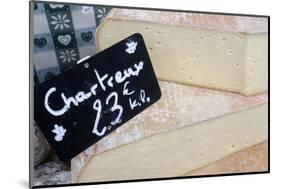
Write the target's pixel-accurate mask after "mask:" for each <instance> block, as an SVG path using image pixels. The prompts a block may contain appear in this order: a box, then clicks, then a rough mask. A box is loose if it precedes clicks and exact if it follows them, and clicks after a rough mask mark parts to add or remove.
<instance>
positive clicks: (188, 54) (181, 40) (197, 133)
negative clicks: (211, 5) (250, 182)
mask: <svg viewBox="0 0 281 189" xmlns="http://www.w3.org/2000/svg"><path fill="white" fill-rule="evenodd" d="M267 24H268V23H267V19H266V18H256V17H240V16H225V15H207V14H195V13H179V12H165V11H147V10H133V9H113V10H112V11H111V13H110V15H109V16H108V17H107V18H106V19H105V20H104V22H103V23H102V24H101V25H100V26H99V28H98V29H97V33H96V41H97V47H98V49H99V50H103V49H105V48H107V47H109V46H110V45H112V44H114V43H115V42H118V41H120V40H121V39H123V38H126V37H127V36H129V35H130V34H132V33H141V34H142V35H143V36H144V40H145V43H146V45H147V47H148V49H149V55H150V56H151V60H152V64H153V67H154V69H155V72H156V75H157V78H158V80H159V84H160V87H161V91H162V97H161V99H160V100H159V101H158V102H157V103H155V104H154V105H152V106H151V107H149V108H148V109H147V110H145V111H144V112H142V113H141V114H139V115H137V116H136V117H135V118H133V119H132V120H130V121H129V122H127V123H126V124H124V125H123V126H121V127H120V128H118V129H117V130H115V131H113V132H112V133H111V134H110V135H108V136H107V137H105V138H103V139H102V140H101V141H99V142H98V143H96V144H94V145H93V146H91V147H90V148H89V149H87V150H86V151H84V152H83V153H81V154H80V155H78V156H77V157H75V158H73V159H72V162H71V169H72V177H73V182H99V181H114V180H131V179H134V180H135V179H148V178H164V177H177V176H186V175H208V174H218V173H233V172H249V171H251V172H253V171H266V170H267V140H268V104H267V103H268V96H267V88H268V86H267V83H268V80H267V78H268V75H267V74H268V73H267V71H268V62H267V60H268V51H267V49H268V42H267V40H268V39H267V37H268V33H267Z"/></svg>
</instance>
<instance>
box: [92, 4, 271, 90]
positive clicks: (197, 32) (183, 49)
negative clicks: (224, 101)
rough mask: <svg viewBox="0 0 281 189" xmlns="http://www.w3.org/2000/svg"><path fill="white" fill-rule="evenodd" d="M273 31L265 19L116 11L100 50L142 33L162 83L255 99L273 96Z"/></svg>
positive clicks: (102, 30)
mask: <svg viewBox="0 0 281 189" xmlns="http://www.w3.org/2000/svg"><path fill="white" fill-rule="evenodd" d="M267 28H268V20H267V18H263V17H245V16H229V15H211V14H196V13H184V12H168V11H152V10H135V9H113V10H112V11H111V13H110V14H109V15H108V17H107V18H106V19H105V20H104V22H103V23H102V24H101V25H100V26H99V27H98V28H97V32H96V44H97V49H98V50H103V49H105V48H107V47H109V46H111V45H112V44H114V43H116V42H118V41H120V40H121V39H123V38H126V37H127V36H128V35H130V34H133V33H136V32H137V33H141V34H142V35H143V36H144V39H145V43H146V45H147V48H148V50H149V54H150V56H151V59H152V63H153V67H154V69H155V72H156V75H157V78H158V79H161V80H165V81H173V82H177V83H183V84H189V85H195V86H200V87H206V88H213V89H218V90H225V91H231V92H236V93H240V94H243V95H254V94H258V93H262V92H266V91H267V90H268V31H267Z"/></svg>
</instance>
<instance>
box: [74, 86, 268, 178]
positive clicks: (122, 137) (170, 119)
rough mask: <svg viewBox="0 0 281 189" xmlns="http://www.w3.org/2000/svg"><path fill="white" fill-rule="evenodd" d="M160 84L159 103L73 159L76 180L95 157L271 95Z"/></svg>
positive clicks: (236, 109)
mask: <svg viewBox="0 0 281 189" xmlns="http://www.w3.org/2000/svg"><path fill="white" fill-rule="evenodd" d="M159 84H160V88H161V91H162V97H161V99H160V100H159V101H158V102H157V103H155V104H153V105H152V106H151V107H149V108H148V109H146V110H145V111H143V112H142V113H141V114H139V115H137V116H136V117H134V118H133V119H132V120H130V121H128V122H127V123H126V124H124V125H122V126H121V127H119V128H118V129H116V130H115V131H113V132H112V133H111V134H109V135H108V136H107V137H105V138H103V139H102V140H100V141H99V142H97V143H96V144H94V145H92V146H91V147H90V148H88V149H87V150H85V151H84V152H83V153H81V154H80V155H78V156H76V157H75V158H73V159H72V160H71V171H72V176H73V180H74V181H75V180H76V179H77V177H78V175H79V174H80V171H81V170H82V169H83V167H84V166H87V162H88V161H89V160H90V159H91V158H92V156H96V155H98V154H100V153H102V152H105V151H108V150H111V149H114V148H117V147H118V146H122V145H124V144H128V143H132V142H135V141H137V140H140V139H142V138H146V137H149V136H152V135H155V134H158V133H162V132H168V131H172V130H175V129H178V128H182V127H188V126H191V125H192V124H196V123H199V122H202V121H208V120H210V119H213V118H216V117H221V116H224V115H227V114H229V113H233V112H238V111H241V110H245V109H247V108H250V107H254V106H257V105H260V104H263V103H266V102H267V100H268V96H267V94H261V95H257V96H250V97H245V96H242V95H238V94H234V93H228V92H221V91H216V90H210V89H204V88H197V87H192V86H187V85H181V84H176V83H170V82H165V81H159ZM264 116H266V114H265V115H264ZM234 134H235V133H234Z"/></svg>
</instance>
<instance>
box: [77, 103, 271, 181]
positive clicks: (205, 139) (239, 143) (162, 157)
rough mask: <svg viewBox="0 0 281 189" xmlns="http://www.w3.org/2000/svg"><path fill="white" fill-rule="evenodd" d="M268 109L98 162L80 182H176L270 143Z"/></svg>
mask: <svg viewBox="0 0 281 189" xmlns="http://www.w3.org/2000/svg"><path fill="white" fill-rule="evenodd" d="M267 107H268V105H267V104H266V103H265V104H262V105H258V106H255V107H252V108H249V109H246V110H242V111H240V112H236V113H232V114H229V115H225V116H223V117H219V118H216V119H212V120H209V121H203V122H200V123H198V124H195V125H191V126H189V127H184V128H180V129H176V130H173V131H170V132H164V133H161V134H157V135H153V136H150V137H148V138H145V139H142V140H138V141H136V142H134V143H131V144H128V145H124V146H121V147H119V148H115V149H112V150H109V151H107V152H104V153H101V154H99V155H97V156H93V157H92V158H91V159H90V161H89V162H88V163H87V166H85V167H84V169H83V170H82V171H81V172H80V175H79V177H78V182H98V181H116V180H130V179H148V178H163V177H176V176H182V175H184V174H186V172H190V171H192V170H195V169H198V168H199V167H202V166H203V165H208V164H210V163H211V162H214V161H216V160H219V159H221V158H222V157H225V156H227V155H230V154H232V153H234V152H237V151H239V150H241V149H244V148H246V147H249V146H252V145H254V144H257V143H260V142H263V141H265V140H267V136H268V133H267V130H268V127H267V123H268V116H267V112H268V109H267Z"/></svg>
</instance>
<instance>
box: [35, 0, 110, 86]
mask: <svg viewBox="0 0 281 189" xmlns="http://www.w3.org/2000/svg"><path fill="white" fill-rule="evenodd" d="M33 9H34V15H33V18H34V24H33V26H34V27H33V35H34V54H33V62H34V70H35V71H34V72H35V73H34V82H35V84H36V83H38V82H43V81H45V80H48V79H50V78H52V77H53V76H55V75H58V74H60V73H61V72H64V71H65V70H67V69H69V68H70V67H72V66H73V65H75V64H76V62H77V60H79V59H81V58H83V57H85V56H92V55H94V54H95V53H96V47H95V46H96V45H95V32H96V27H97V26H98V25H99V24H100V23H101V22H102V20H103V19H104V18H105V16H106V15H107V13H108V11H109V10H110V7H106V6H78V5H68V4H52V3H35V2H34V6H33Z"/></svg>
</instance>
